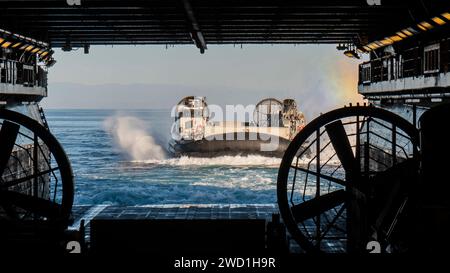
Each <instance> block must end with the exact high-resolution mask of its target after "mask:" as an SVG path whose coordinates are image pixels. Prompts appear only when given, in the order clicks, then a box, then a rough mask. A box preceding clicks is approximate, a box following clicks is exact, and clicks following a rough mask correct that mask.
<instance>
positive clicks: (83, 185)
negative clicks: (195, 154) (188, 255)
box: [45, 110, 280, 205]
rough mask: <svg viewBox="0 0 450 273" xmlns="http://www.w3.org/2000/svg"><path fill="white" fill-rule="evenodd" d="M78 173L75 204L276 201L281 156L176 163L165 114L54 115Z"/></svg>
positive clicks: (57, 131)
mask: <svg viewBox="0 0 450 273" xmlns="http://www.w3.org/2000/svg"><path fill="white" fill-rule="evenodd" d="M45 113H46V116H47V120H48V123H49V126H50V130H51V132H52V133H53V134H54V135H55V136H56V137H57V139H58V140H59V141H60V143H61V144H62V146H63V147H64V149H65V151H66V153H67V155H68V157H69V159H70V161H71V164H72V168H73V172H74V175H75V190H76V193H75V202H74V204H75V205H87V204H114V205H145V204H187V203H189V204H243V203H246V204H267V203H275V202H276V179H277V172H278V167H279V163H280V159H277V158H266V157H262V156H234V157H229V156H228V157H217V158H189V157H181V158H172V157H170V156H169V155H168V154H167V153H166V147H167V142H168V141H169V139H170V129H171V125H172V118H171V116H170V111H165V110H129V111H115V110H46V112H45Z"/></svg>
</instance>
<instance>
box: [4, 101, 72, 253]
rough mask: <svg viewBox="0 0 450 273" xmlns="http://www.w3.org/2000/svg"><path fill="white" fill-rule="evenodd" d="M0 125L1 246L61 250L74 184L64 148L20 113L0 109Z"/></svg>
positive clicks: (30, 119) (68, 221)
mask: <svg viewBox="0 0 450 273" xmlns="http://www.w3.org/2000/svg"><path fill="white" fill-rule="evenodd" d="M0 125H1V129H0V143H1V145H0V174H1V176H0V241H1V248H0V250H1V251H7V252H10V253H13V252H15V251H19V252H23V251H34V250H43V249H47V250H50V251H55V250H57V249H60V250H62V249H64V247H65V246H64V245H60V240H62V239H63V238H65V234H64V233H65V231H66V229H67V227H68V225H69V223H70V215H71V211H72V204H73V198H74V184H73V174H72V169H71V166H70V162H69V160H68V158H67V156H66V154H65V152H64V150H63V148H62V147H61V145H60V144H59V143H58V141H57V140H56V138H55V137H54V136H53V135H52V134H51V133H50V132H49V131H48V130H47V129H46V128H45V127H44V126H42V125H41V124H39V123H38V122H37V121H35V120H33V119H32V118H30V117H27V116H25V115H23V114H20V113H17V112H14V111H10V110H6V109H0ZM29 143H31V144H29ZM23 244H25V245H26V247H24V245H23ZM33 247H36V249H33Z"/></svg>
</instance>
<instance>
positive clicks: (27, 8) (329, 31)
mask: <svg viewBox="0 0 450 273" xmlns="http://www.w3.org/2000/svg"><path fill="white" fill-rule="evenodd" d="M73 2H77V3H76V4H78V2H79V5H75V4H74V3H73ZM378 2H379V1H367V0H343V1H334V0H316V1H312V0H305V1H293V0H286V1H278V0H261V1H250V0H165V1H161V0H133V1H123V0H108V1H102V0H82V1H64V0H48V1H36V0H24V1H12V0H5V1H1V5H0V27H1V28H4V29H7V30H9V31H11V32H13V33H18V34H21V35H26V36H29V37H32V38H34V39H37V40H42V41H45V42H47V43H49V45H50V46H51V47H64V48H66V49H70V48H77V47H80V48H81V47H85V45H97V44H99V45H105V44H167V45H175V44H192V43H194V44H195V45H196V46H197V47H198V48H199V49H200V52H204V51H205V50H206V48H207V44H261V43H266V44H279V43H282V44H301V43H331V44H355V45H357V46H358V47H360V48H364V47H363V46H367V45H369V43H370V42H373V41H378V40H380V39H384V38H385V37H391V36H393V35H394V34H395V33H397V32H399V31H401V30H403V29H408V28H409V27H411V26H416V25H417V24H418V23H420V22H424V21H426V22H429V24H431V25H434V24H438V25H439V24H442V21H444V22H445V21H446V19H445V17H444V18H442V17H438V18H437V19H436V20H432V21H429V19H430V18H435V17H436V16H440V15H441V14H444V13H446V12H449V10H448V8H449V7H448V6H449V5H448V2H447V1H441V0H429V1H421V0H410V1H406V0H404V1H401V0H399V1H381V2H380V3H381V4H380V5H378ZM422 27H424V28H427V27H428V25H425V26H422ZM405 35H408V34H405ZM400 37H401V36H400Z"/></svg>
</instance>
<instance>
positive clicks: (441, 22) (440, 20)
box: [431, 17, 446, 26]
mask: <svg viewBox="0 0 450 273" xmlns="http://www.w3.org/2000/svg"><path fill="white" fill-rule="evenodd" d="M431 20H433V22H435V23H436V24H438V25H440V26H442V25H445V24H446V22H445V21H444V20H442V19H441V18H439V17H434V18H433V19H431Z"/></svg>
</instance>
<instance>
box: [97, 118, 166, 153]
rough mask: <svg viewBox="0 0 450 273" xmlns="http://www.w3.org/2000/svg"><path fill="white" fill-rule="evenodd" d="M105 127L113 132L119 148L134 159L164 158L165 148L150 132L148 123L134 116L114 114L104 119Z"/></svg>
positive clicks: (110, 132) (109, 131)
mask: <svg viewBox="0 0 450 273" xmlns="http://www.w3.org/2000/svg"><path fill="white" fill-rule="evenodd" d="M103 125H104V128H105V129H106V131H107V132H108V133H109V134H111V135H112V136H113V138H114V141H115V142H116V144H117V145H118V146H119V148H120V149H121V150H122V151H124V152H125V153H126V154H127V155H128V156H130V158H131V159H132V160H135V161H146V160H163V159H164V158H165V156H166V154H165V151H164V149H163V148H162V147H161V146H159V145H158V144H156V142H155V139H154V138H153V137H152V136H151V135H150V134H149V133H148V127H147V125H146V124H145V123H144V122H143V121H142V120H141V119H139V118H136V117H133V116H120V115H116V116H112V117H109V118H107V119H106V120H105V121H104V124H103Z"/></svg>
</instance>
